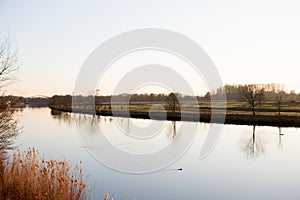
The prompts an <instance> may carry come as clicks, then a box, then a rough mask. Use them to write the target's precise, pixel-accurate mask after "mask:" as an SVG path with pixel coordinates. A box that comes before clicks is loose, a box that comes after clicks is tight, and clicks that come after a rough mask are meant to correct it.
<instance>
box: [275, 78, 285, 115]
mask: <svg viewBox="0 0 300 200" xmlns="http://www.w3.org/2000/svg"><path fill="white" fill-rule="evenodd" d="M272 87H273V88H272V89H273V92H274V94H275V101H274V105H275V106H276V108H277V113H278V116H279V117H280V114H281V106H282V104H283V102H284V101H285V98H286V92H285V87H284V85H283V84H273V86H272Z"/></svg>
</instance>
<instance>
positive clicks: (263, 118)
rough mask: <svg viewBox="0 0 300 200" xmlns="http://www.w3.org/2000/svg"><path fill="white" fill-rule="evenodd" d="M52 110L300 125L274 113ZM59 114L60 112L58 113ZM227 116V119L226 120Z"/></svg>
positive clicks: (54, 109) (295, 119) (295, 118)
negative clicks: (212, 113)
mask: <svg viewBox="0 0 300 200" xmlns="http://www.w3.org/2000/svg"><path fill="white" fill-rule="evenodd" d="M50 109H51V110H52V112H54V113H57V112H73V113H81V114H92V115H101V116H115V117H125V118H129V117H131V118H139V119H154V120H170V121H191V122H206V123H225V124H236V125H258V126H276V127H300V116H288V115H281V116H278V115H274V114H273V113H270V114H269V115H268V114H266V113H265V114H264V115H261V114H258V115H256V116H253V115H250V114H243V113H240V114H229V113H226V114H222V113H220V114H214V116H213V117H211V113H209V112H200V115H199V114H197V113H192V112H189V113H180V112H175V113H173V112H167V113H165V112H151V113H150V114H149V112H144V111H130V113H128V112H126V111H122V110H117V111H114V112H112V111H111V110H88V109H73V110H72V109H71V108H60V107H53V106H52V107H50ZM57 114H59V113H57ZM224 118H225V121H224Z"/></svg>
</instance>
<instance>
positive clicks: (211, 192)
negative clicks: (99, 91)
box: [15, 108, 300, 200]
mask: <svg viewBox="0 0 300 200" xmlns="http://www.w3.org/2000/svg"><path fill="white" fill-rule="evenodd" d="M17 115H18V116H19V121H20V126H21V127H22V132H21V134H20V135H19V136H18V137H17V138H16V139H15V145H16V146H18V148H20V149H27V148H28V147H36V148H37V149H38V150H39V152H40V154H41V155H42V156H44V157H45V158H46V159H61V160H62V159H66V160H68V161H69V162H70V163H72V165H75V164H77V163H79V161H80V160H81V161H82V164H81V166H82V168H83V171H84V173H85V176H88V177H86V179H85V180H86V182H87V183H88V184H89V186H90V189H91V198H92V199H103V198H104V196H105V193H106V192H108V193H110V195H112V196H114V197H115V199H126V198H128V199H133V197H136V199H137V200H153V199H164V200H167V199H170V200H171V199H176V200H192V199H199V200H200V199H206V200H210V199H214V200H215V199H220V200H223V199H243V200H244V199H262V200H265V199H272V200H275V199H278V200H279V199H280V200H281V199H299V198H300V190H299V185H300V159H298V158H300V145H299V144H300V130H299V129H297V128H281V129H279V128H278V127H266V126H258V127H256V129H255V138H254V137H253V127H252V126H240V125H224V127H223V134H222V136H221V137H220V139H219V141H218V143H217V144H216V146H215V148H214V149H213V151H212V152H211V153H210V154H209V155H208V156H207V157H206V158H205V159H199V153H200V149H201V148H200V147H201V145H202V143H203V140H204V138H205V134H207V132H208V130H209V128H210V126H211V124H208V123H197V126H198V132H197V134H196V138H195V140H194V142H193V143H192V145H191V146H190V148H189V149H188V151H186V152H185V153H184V155H183V156H182V157H180V159H179V160H177V161H176V162H175V163H173V164H172V165H171V166H168V167H167V168H165V169H163V170H158V171H155V172H153V173H147V174H130V173H123V172H119V171H116V170H114V169H111V168H109V167H107V166H105V165H103V164H101V162H99V161H98V160H97V159H95V158H94V157H93V156H91V153H90V152H89V151H87V146H86V144H83V143H82V136H81V137H80V134H78V129H80V130H81V134H82V132H84V133H83V134H85V137H86V139H85V140H88V138H92V137H94V136H95V135H97V134H98V133H97V128H95V127H100V128H101V130H104V131H105V132H106V133H105V134H106V135H107V136H108V137H109V140H110V141H112V142H113V143H115V144H119V147H120V148H126V149H127V150H129V151H136V150H137V148H141V146H138V144H136V145H137V146H136V145H134V147H135V148H134V147H132V145H130V144H127V142H128V141H127V140H126V139H124V138H125V137H124V135H122V134H121V133H120V134H116V132H117V125H116V122H117V121H118V122H119V123H123V124H124V127H127V129H128V130H127V131H128V132H130V131H133V129H134V127H135V126H139V127H143V126H145V127H146V126H147V124H149V123H150V122H152V121H151V120H144V119H130V120H128V119H125V118H113V117H102V116H101V117H92V116H89V115H82V114H71V113H61V114H60V115H53V114H51V110H50V109H49V108H24V109H23V110H22V111H19V112H17ZM181 123H186V124H185V125H186V126H194V125H195V124H196V123H195V122H177V124H174V122H170V121H168V122H165V128H164V129H163V130H162V131H161V134H160V135H161V136H159V141H156V142H155V143H153V145H150V147H149V149H147V148H148V146H147V145H146V146H145V149H141V151H142V153H145V152H149V151H152V150H153V149H155V148H159V146H161V145H164V144H168V143H169V142H173V141H176V140H180V136H178V135H184V134H188V133H187V132H186V131H185V130H184V129H180V126H181V127H183V126H182V124H181ZM180 124H181V125H180ZM133 125H134V126H133ZM80 127H81V128H80ZM145 130H147V129H146V128H145ZM280 133H281V134H280ZM144 151H145V152H144ZM177 168H182V169H183V170H182V171H179V170H173V169H177Z"/></svg>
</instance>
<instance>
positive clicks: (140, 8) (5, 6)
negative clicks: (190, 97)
mask: <svg viewBox="0 0 300 200" xmlns="http://www.w3.org/2000/svg"><path fill="white" fill-rule="evenodd" d="M299 10H300V2H299V1H298V0H285V1H283V0H281V1H278V0H253V1H240V0H234V1H233V0H229V1H222V0H209V1H208V0H207V1H206V0H203V1H199V0H198V1H196V0H195V1H176V0H172V1H168V0H165V1H161V0H152V1H139V0H132V1H129V0H119V1H116V0H110V1H104V0H103V1H102V0H100V1H58V0H57V1H56V0H51V1H50V0H49V1H38V0H36V1H34V0H27V1H21V0H20V1H16V0H0V24H1V25H0V39H1V40H3V39H4V38H5V37H6V36H7V35H8V34H9V35H10V39H11V41H12V43H13V46H14V47H16V48H17V49H18V53H19V64H20V69H19V71H18V72H17V74H16V77H17V79H18V81H16V82H15V83H14V84H13V85H11V86H10V87H9V88H7V91H6V94H15V95H23V96H33V95H48V96H52V95H54V94H71V93H72V91H73V90H74V84H75V81H76V77H77V75H78V73H79V70H80V68H81V66H82V64H83V63H84V61H85V60H86V59H87V57H88V56H89V55H90V53H91V52H92V51H93V50H94V49H95V48H96V47H98V46H99V45H101V43H103V42H104V41H106V40H108V39H110V38H111V37H113V36H115V35H117V34H120V33H123V32H126V31H130V30H134V29H139V28H161V29H168V30H173V31H176V32H179V33H181V34H184V35H185V36H187V37H189V38H190V39H192V40H194V41H195V42H197V43H198V44H199V45H200V46H201V47H202V48H203V49H204V50H205V51H206V52H207V54H208V55H209V57H210V58H211V59H212V60H213V62H214V63H215V65H216V67H217V69H218V71H219V74H220V76H221V78H222V80H223V83H224V84H233V83H235V84H236V83H283V84H285V85H286V87H287V89H288V90H291V89H295V90H296V91H298V92H299V91H300V84H299V82H298V80H299V78H298V76H299V72H300V59H299V53H300V25H299V24H300V12H299ZM115 79H118V78H117V77H115ZM109 85H110V84H107V85H103V88H101V90H104V91H106V92H107V93H109ZM106 87H107V88H106Z"/></svg>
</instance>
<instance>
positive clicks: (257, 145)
mask: <svg viewBox="0 0 300 200" xmlns="http://www.w3.org/2000/svg"><path fill="white" fill-rule="evenodd" d="M255 128H256V127H255V126H253V130H252V136H251V137H250V138H249V139H247V141H246V143H244V144H243V146H242V151H244V152H245V153H246V157H247V158H248V159H249V158H250V159H254V158H256V157H257V156H259V155H260V154H262V153H263V152H264V146H263V143H262V142H261V141H260V140H259V138H258V137H257V135H256V133H255Z"/></svg>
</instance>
